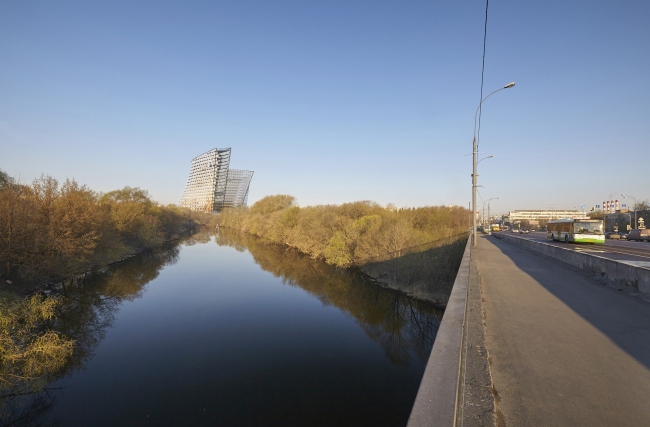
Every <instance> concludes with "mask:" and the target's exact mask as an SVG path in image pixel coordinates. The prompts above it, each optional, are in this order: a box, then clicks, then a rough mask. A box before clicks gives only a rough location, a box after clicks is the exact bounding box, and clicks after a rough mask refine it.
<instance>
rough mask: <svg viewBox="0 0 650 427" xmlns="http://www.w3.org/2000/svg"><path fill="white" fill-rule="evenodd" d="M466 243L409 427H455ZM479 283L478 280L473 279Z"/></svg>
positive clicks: (464, 305)
mask: <svg viewBox="0 0 650 427" xmlns="http://www.w3.org/2000/svg"><path fill="white" fill-rule="evenodd" d="M471 241H472V239H471V238H470V239H468V240H467V245H466V246H465V252H464V254H463V260H462V261H461V264H460V268H459V270H458V274H457V275H456V280H455V281H454V286H453V288H452V291H451V296H450V297H449V302H448V303H447V308H446V309H445V314H444V315H443V317H442V322H441V323H440V328H439V329H438V334H437V335H436V340H435V342H434V344H433V348H432V350H431V355H430V356H429V361H428V362H427V367H426V369H425V371H424V375H423V376H422V382H421V383H420V388H419V390H418V394H417V397H416V398H415V403H414V405H413V409H412V411H411V416H410V417H409V421H408V427H424V426H434V425H435V426H454V425H457V424H456V423H457V419H459V418H460V417H461V414H460V413H459V408H460V405H459V403H460V397H461V391H462V387H461V382H462V378H461V377H462V375H461V371H462V369H461V367H462V361H463V349H464V345H463V336H464V323H465V314H466V308H467V289H468V282H469V280H470V248H471ZM476 280H478V277H476Z"/></svg>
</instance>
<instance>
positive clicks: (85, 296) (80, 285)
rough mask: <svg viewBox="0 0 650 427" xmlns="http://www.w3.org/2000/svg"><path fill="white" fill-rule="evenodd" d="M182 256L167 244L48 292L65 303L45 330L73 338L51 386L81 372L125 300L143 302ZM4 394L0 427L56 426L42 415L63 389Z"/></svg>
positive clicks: (176, 246)
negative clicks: (69, 353)
mask: <svg viewBox="0 0 650 427" xmlns="http://www.w3.org/2000/svg"><path fill="white" fill-rule="evenodd" d="M188 240H191V241H192V242H195V241H196V239H192V237H187V238H185V239H184V240H181V241H180V242H184V241H188ZM179 253H180V249H179V247H178V243H174V244H169V245H166V246H164V247H163V248H161V249H157V250H155V251H151V252H147V253H144V254H141V255H138V256H136V257H134V258H131V259H129V260H126V261H124V262H121V263H117V264H113V265H111V266H108V267H107V268H105V269H103V270H99V271H93V272H90V273H88V274H86V275H85V276H83V277H80V278H77V279H74V280H71V281H69V282H66V283H62V284H59V285H57V286H54V287H52V288H50V289H48V291H47V292H48V293H50V294H53V295H57V296H59V297H60V298H61V302H62V304H61V306H60V307H59V308H58V310H57V317H56V319H54V320H53V321H52V322H51V324H49V325H46V326H48V327H49V328H50V329H53V330H55V331H57V332H59V333H61V334H63V335H65V336H67V337H68V338H71V339H73V340H74V352H73V355H72V357H71V358H70V359H69V361H68V363H67V364H66V365H65V366H64V367H63V369H62V370H60V371H59V372H58V373H57V375H56V376H55V377H54V378H48V380H51V381H52V382H53V381H55V380H58V379H60V378H63V377H66V376H69V375H72V374H73V373H74V372H76V371H78V370H82V369H83V368H84V366H85V364H86V363H87V362H88V361H90V360H91V359H92V357H93V356H94V352H95V348H96V347H97V346H98V345H99V343H100V342H101V341H102V340H103V339H104V337H105V335H106V331H107V329H108V328H110V327H112V326H113V324H114V322H115V315H116V313H117V311H118V310H119V307H120V306H121V304H122V302H124V301H133V300H134V299H136V298H141V297H142V296H143V294H144V293H145V291H146V285H147V283H149V282H151V281H152V280H154V279H155V278H156V277H158V274H159V272H160V270H161V269H162V268H163V267H164V266H166V265H169V264H174V263H176V262H177V260H178V255H179ZM4 392H5V391H4V390H3V394H2V395H1V396H0V425H3V426H4V425H7V426H10V425H11V426H30V425H57V423H56V422H55V421H50V422H48V423H47V424H44V421H43V417H45V416H46V415H47V413H48V412H49V411H50V410H51V409H52V407H53V406H54V404H55V402H56V398H57V396H58V394H59V393H60V392H61V390H58V389H48V388H46V389H44V390H42V391H39V392H36V393H31V394H27V395H25V396H7V395H11V394H13V393H12V392H11V390H9V391H7V392H6V393H4ZM3 396H5V397H3Z"/></svg>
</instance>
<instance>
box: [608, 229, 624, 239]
mask: <svg viewBox="0 0 650 427" xmlns="http://www.w3.org/2000/svg"><path fill="white" fill-rule="evenodd" d="M605 238H606V239H612V240H616V239H620V238H621V236H619V234H618V233H614V232H613V231H608V232H607V233H605Z"/></svg>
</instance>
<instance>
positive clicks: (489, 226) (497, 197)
mask: <svg viewBox="0 0 650 427" xmlns="http://www.w3.org/2000/svg"><path fill="white" fill-rule="evenodd" d="M495 199H498V197H493V198H491V199H490V200H495ZM490 200H488V227H491V225H490ZM490 231H492V230H490Z"/></svg>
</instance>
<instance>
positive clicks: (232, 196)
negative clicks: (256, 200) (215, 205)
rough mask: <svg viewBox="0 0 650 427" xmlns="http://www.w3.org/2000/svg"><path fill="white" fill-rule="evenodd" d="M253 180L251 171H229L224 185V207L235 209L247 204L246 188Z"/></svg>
mask: <svg viewBox="0 0 650 427" xmlns="http://www.w3.org/2000/svg"><path fill="white" fill-rule="evenodd" d="M251 179H253V171H244V170H239V169H230V170H229V171H228V182H227V183H226V198H225V201H224V206H225V207H230V208H235V207H237V206H242V205H244V206H245V205H246V204H247V203H248V188H249V187H250V185H251Z"/></svg>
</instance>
